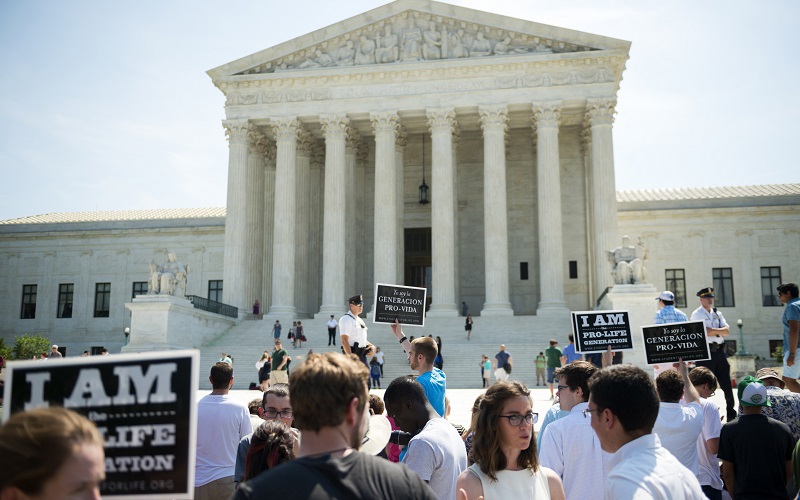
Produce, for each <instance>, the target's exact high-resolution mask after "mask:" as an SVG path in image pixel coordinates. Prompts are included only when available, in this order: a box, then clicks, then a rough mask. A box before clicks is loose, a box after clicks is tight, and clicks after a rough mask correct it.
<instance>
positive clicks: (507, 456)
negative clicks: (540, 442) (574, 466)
mask: <svg viewBox="0 0 800 500" xmlns="http://www.w3.org/2000/svg"><path fill="white" fill-rule="evenodd" d="M537 419H538V414H536V413H533V400H532V399H531V393H530V391H529V390H528V388H527V387H525V385H524V384H522V383H521V382H517V381H514V382H497V383H495V384H494V385H493V386H491V387H490V388H489V389H488V390H487V391H486V394H485V396H484V399H483V401H482V402H481V404H480V408H479V413H478V417H477V419H476V421H475V428H474V439H473V445H472V450H471V453H472V457H473V458H474V459H475V463H474V464H473V465H471V466H470V467H469V468H468V469H467V470H465V471H464V472H462V473H461V475H460V476H458V482H457V483H456V488H458V489H459V498H460V499H462V500H475V499H477V498H478V497H481V496H482V497H483V498H485V499H486V500H494V499H498V498H525V499H551V500H563V499H564V498H565V497H564V487H563V486H562V484H561V478H559V477H558V476H557V475H556V473H555V472H553V471H552V470H550V469H548V468H546V467H542V466H540V465H539V459H538V457H537V452H536V441H535V440H534V439H533V432H534V431H533V424H534V423H535V422H536V420H537Z"/></svg>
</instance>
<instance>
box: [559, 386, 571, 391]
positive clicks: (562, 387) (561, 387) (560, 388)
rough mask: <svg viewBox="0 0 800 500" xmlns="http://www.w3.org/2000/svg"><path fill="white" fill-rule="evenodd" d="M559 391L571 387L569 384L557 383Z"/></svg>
mask: <svg viewBox="0 0 800 500" xmlns="http://www.w3.org/2000/svg"><path fill="white" fill-rule="evenodd" d="M556 387H558V390H559V391H563V390H564V389H569V386H568V385H557V386H556Z"/></svg>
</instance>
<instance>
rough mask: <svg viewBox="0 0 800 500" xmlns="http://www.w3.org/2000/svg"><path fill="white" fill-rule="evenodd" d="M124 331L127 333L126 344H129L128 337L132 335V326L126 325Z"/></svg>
mask: <svg viewBox="0 0 800 500" xmlns="http://www.w3.org/2000/svg"><path fill="white" fill-rule="evenodd" d="M124 333H125V345H128V339H129V338H130V336H131V329H130V327H128V326H126V327H125V330H124Z"/></svg>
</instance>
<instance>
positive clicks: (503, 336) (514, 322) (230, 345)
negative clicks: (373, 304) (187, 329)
mask: <svg viewBox="0 0 800 500" xmlns="http://www.w3.org/2000/svg"><path fill="white" fill-rule="evenodd" d="M280 319H281V324H283V332H282V341H283V347H284V349H286V350H287V351H288V352H289V355H290V356H292V366H298V365H299V364H300V363H302V362H303V360H304V359H305V358H306V356H307V354H308V352H309V350H313V351H314V352H315V353H319V352H326V351H333V352H340V347H339V339H338V338H337V345H336V347H335V348H334V347H332V346H331V347H328V345H327V344H328V330H327V327H326V325H325V324H326V322H327V319H311V318H309V319H301V321H302V322H303V327H304V331H305V335H306V338H307V339H308V342H304V343H303V347H302V348H293V347H292V345H291V341H289V340H288V339H287V338H286V334H287V332H288V326H287V322H286V321H285V319H284V318H280ZM274 323H275V318H271V317H269V316H265V317H264V318H263V319H252V318H251V317H248V318H245V319H244V320H242V321H240V322H239V323H238V324H237V325H236V326H234V327H231V328H230V329H228V330H226V331H225V332H222V333H221V334H220V335H219V336H217V337H216V338H215V339H213V340H212V341H210V342H209V343H208V344H207V345H204V346H202V347H201V349H200V350H201V356H200V385H199V387H200V388H201V389H205V388H210V387H211V386H210V384H209V382H208V373H209V369H210V367H211V366H212V365H213V364H214V363H215V362H217V361H218V360H219V359H220V355H221V353H222V352H225V353H227V354H228V355H229V356H231V357H232V358H233V360H234V367H235V372H234V374H235V379H234V388H235V389H247V387H248V386H249V384H250V382H257V381H258V380H257V379H258V377H257V373H256V368H255V363H256V361H258V359H259V358H260V357H261V354H262V353H263V352H264V350H265V349H268V350H270V351H272V346H273V339H272V325H273V324H274ZM366 323H367V327H368V328H369V340H370V342H371V343H373V344H375V345H376V346H379V347H380V348H381V350H382V351H383V352H384V353H385V365H384V378H383V379H382V380H381V387H382V388H384V389H385V388H386V386H388V384H389V382H391V381H392V380H393V379H394V378H396V377H399V376H401V375H408V374H410V373H414V372H412V370H411V369H410V368H409V367H408V361H407V358H406V354H405V352H404V351H403V349H402V348H401V347H400V345H399V344H398V343H397V339H396V338H395V337H394V335H393V334H392V332H391V330H390V328H389V326H388V325H382V324H378V325H376V324H373V323H372V321H371V320H370V319H367V320H366ZM288 325H289V326H290V325H291V321H289V322H288ZM404 333H405V335H406V336H408V337H409V338H410V337H411V336H412V335H414V336H419V335H423V334H424V335H433V337H434V338H436V336H437V335H438V336H440V337H441V338H442V355H443V357H444V371H445V373H446V374H447V387H448V388H452V389H468V388H480V387H481V385H482V384H481V370H480V361H481V355H482V354H486V355H487V356H489V358H490V359H492V358H494V355H495V354H497V352H498V351H499V350H500V344H505V345H506V350H507V351H508V352H509V354H511V356H512V359H513V363H514V369H513V371H512V373H511V378H512V379H514V380H521V381H522V382H524V383H525V384H527V385H529V386H534V385H535V382H536V372H535V368H534V362H533V360H534V358H535V357H536V355H537V354H538V353H539V351H544V350H545V349H546V348H547V346H548V341H549V340H550V339H551V338H555V339H556V340H558V341H559V346H560V347H563V346H564V345H566V344H567V335H568V334H569V333H570V321H569V315H568V314H565V315H564V317H540V316H514V317H474V324H473V330H472V336H471V340H469V341H467V335H466V332H465V331H464V318H462V317H454V318H426V320H425V327H424V328H418V327H406V328H404ZM290 372H291V367H290ZM492 381H494V377H492Z"/></svg>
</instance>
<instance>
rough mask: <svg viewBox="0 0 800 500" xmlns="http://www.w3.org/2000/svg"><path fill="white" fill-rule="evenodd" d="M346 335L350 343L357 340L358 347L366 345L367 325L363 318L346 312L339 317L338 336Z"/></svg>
mask: <svg viewBox="0 0 800 500" xmlns="http://www.w3.org/2000/svg"><path fill="white" fill-rule="evenodd" d="M342 335H347V337H348V340H349V343H350V345H351V346H352V345H353V344H355V343H356V342H358V346H359V347H364V346H366V345H367V325H366V324H364V320H363V319H361V318H359V317H357V316H353V314H352V313H347V314H345V315H344V316H342V317H341V318H339V336H340V337H341V336H342Z"/></svg>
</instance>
